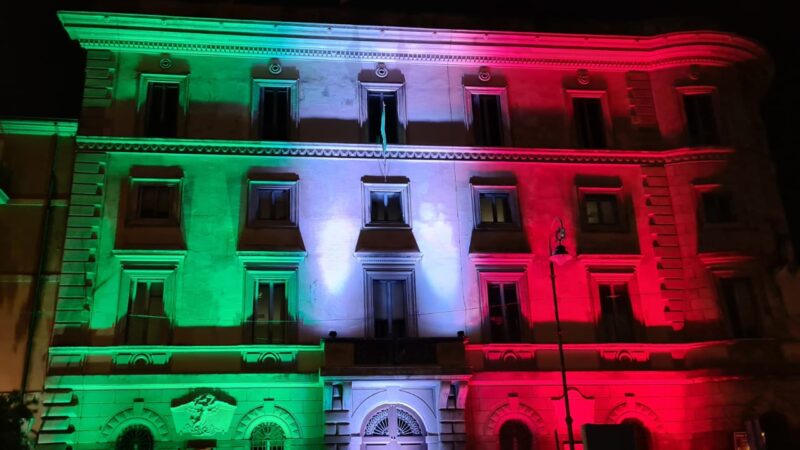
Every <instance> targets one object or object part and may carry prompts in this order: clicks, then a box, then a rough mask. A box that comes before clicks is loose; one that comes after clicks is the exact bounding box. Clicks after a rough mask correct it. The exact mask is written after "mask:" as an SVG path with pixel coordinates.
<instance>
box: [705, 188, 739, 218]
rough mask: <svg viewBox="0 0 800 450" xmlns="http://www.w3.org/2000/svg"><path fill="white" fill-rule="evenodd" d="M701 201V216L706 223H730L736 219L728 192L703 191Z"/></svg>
mask: <svg viewBox="0 0 800 450" xmlns="http://www.w3.org/2000/svg"><path fill="white" fill-rule="evenodd" d="M701 201H702V203H703V218H704V219H705V222H706V223H730V222H735V221H736V215H735V214H734V212H733V201H732V199H731V196H730V194H728V193H725V192H704V193H703V194H702V196H701Z"/></svg>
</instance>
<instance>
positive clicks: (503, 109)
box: [464, 85, 513, 147]
mask: <svg viewBox="0 0 800 450" xmlns="http://www.w3.org/2000/svg"><path fill="white" fill-rule="evenodd" d="M473 95H497V96H499V97H500V120H501V121H502V133H503V144H502V145H500V147H512V146H513V142H512V139H511V113H510V112H509V107H508V88H507V87H506V86H472V85H464V125H465V126H466V127H467V130H468V131H470V133H469V135H470V139H471V142H472V145H473V146H476V147H477V146H481V147H484V145H481V144H479V143H478V140H477V139H476V138H475V132H476V131H475V115H474V111H472V96H473ZM486 147H493V146H486Z"/></svg>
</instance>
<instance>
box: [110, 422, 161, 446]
mask: <svg viewBox="0 0 800 450" xmlns="http://www.w3.org/2000/svg"><path fill="white" fill-rule="evenodd" d="M115 449H116V450H153V433H151V432H150V429H149V428H147V427H146V426H144V425H131V426H129V427H127V428H125V430H123V431H122V433H120V435H119V437H118V438H117V445H116V446H115Z"/></svg>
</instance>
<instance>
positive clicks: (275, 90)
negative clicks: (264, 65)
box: [250, 79, 300, 141]
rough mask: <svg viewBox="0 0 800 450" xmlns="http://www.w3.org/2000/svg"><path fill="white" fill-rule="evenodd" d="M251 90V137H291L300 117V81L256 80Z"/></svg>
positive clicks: (282, 138)
mask: <svg viewBox="0 0 800 450" xmlns="http://www.w3.org/2000/svg"><path fill="white" fill-rule="evenodd" d="M252 90H253V96H252V99H251V103H252V106H251V112H250V114H251V117H252V124H251V137H252V138H253V139H259V140H268V141H288V140H291V139H292V138H293V137H294V136H295V133H296V131H297V125H298V123H299V119H300V115H299V111H298V106H299V101H298V93H297V91H298V82H297V80H279V79H255V80H253V88H252Z"/></svg>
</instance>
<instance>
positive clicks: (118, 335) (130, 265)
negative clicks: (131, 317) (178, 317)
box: [114, 250, 186, 346]
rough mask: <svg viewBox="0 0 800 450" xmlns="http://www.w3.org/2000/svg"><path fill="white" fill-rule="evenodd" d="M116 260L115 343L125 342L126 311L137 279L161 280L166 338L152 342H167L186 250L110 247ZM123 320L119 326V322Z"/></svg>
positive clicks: (169, 339)
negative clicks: (120, 248)
mask: <svg viewBox="0 0 800 450" xmlns="http://www.w3.org/2000/svg"><path fill="white" fill-rule="evenodd" d="M114 255H115V256H116V258H117V260H118V261H119V263H120V266H119V270H120V272H119V273H120V277H119V279H120V287H119V291H118V292H119V294H118V299H117V322H116V324H115V330H114V334H115V340H116V341H117V342H119V345H134V346H138V345H148V344H128V343H127V340H128V338H127V335H128V322H127V320H128V314H129V306H130V301H131V298H130V296H131V290H132V287H133V283H135V282H138V280H162V281H163V283H164V292H163V294H162V295H163V301H164V315H165V316H166V318H167V320H168V321H169V330H168V333H167V334H168V335H167V340H168V342H164V343H160V344H152V345H169V344H171V343H172V340H173V339H174V330H175V324H174V321H175V308H176V306H177V305H178V304H179V302H180V293H181V286H180V280H181V277H180V275H181V269H182V266H183V260H184V258H185V255H186V252H185V251H183V250H172V251H161V252H156V253H153V252H152V251H149V250H114ZM123 321H124V325H123V326H119V324H120V322H123Z"/></svg>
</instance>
